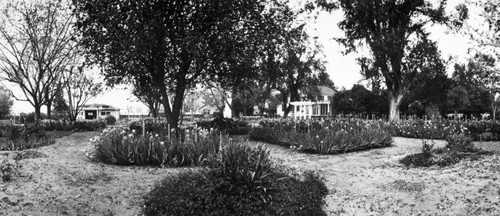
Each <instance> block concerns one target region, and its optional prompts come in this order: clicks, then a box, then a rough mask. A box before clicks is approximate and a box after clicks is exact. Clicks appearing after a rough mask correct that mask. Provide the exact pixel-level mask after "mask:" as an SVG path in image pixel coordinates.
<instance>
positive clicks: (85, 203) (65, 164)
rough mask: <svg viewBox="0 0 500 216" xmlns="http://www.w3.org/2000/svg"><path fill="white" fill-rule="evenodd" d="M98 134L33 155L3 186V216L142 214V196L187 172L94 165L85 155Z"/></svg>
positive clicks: (70, 138)
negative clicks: (170, 178)
mask: <svg viewBox="0 0 500 216" xmlns="http://www.w3.org/2000/svg"><path fill="white" fill-rule="evenodd" d="M98 134H99V133H97V132H88V133H74V134H72V135H70V136H67V137H63V138H60V139H58V140H57V141H56V144H54V145H51V146H46V147H42V148H39V149H36V150H29V153H28V154H25V155H24V158H23V159H21V160H20V161H19V164H20V165H21V168H20V173H19V174H20V176H18V177H15V178H14V179H13V181H10V182H4V183H2V182H1V181H0V215H138V214H139V213H140V205H141V202H142V196H143V195H144V194H145V193H147V192H148V191H149V190H150V189H151V188H152V187H153V186H154V184H155V183H156V182H158V181H159V180H161V179H162V178H163V177H165V176H167V175H171V174H172V173H175V172H179V171H181V170H182V169H159V168H144V167H122V166H112V165H104V164H100V163H94V162H90V161H89V160H88V159H87V157H86V156H85V150H87V149H89V148H91V146H90V142H89V139H90V138H91V137H94V136H96V135H98ZM26 157H28V158H26ZM29 157H31V158H29Z"/></svg>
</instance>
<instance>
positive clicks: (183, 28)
mask: <svg viewBox="0 0 500 216" xmlns="http://www.w3.org/2000/svg"><path fill="white" fill-rule="evenodd" d="M275 6H276V1H266V2H264V1H253V0H236V1H234V0H222V1H191V0H179V1H168V0H153V1H150V0H140V1H137V0H111V1H101V0H75V1H74V7H75V10H74V11H75V13H76V14H77V17H78V25H77V26H78V29H79V31H80V33H81V36H82V43H83V45H84V47H85V48H86V50H87V51H88V53H89V54H90V55H89V57H90V58H91V59H93V60H95V61H96V62H98V63H100V64H101V65H102V66H104V75H105V77H106V80H107V82H108V84H116V83H120V82H127V81H128V82H131V81H133V80H135V79H136V78H137V77H142V76H147V77H148V78H149V82H150V83H151V87H152V88H156V89H158V90H159V92H160V94H161V96H162V97H161V100H162V104H163V107H164V109H165V114H166V116H167V120H168V122H169V124H171V125H172V127H177V125H178V120H179V116H180V112H181V108H182V103H183V100H184V95H185V91H186V90H187V89H190V88H193V87H194V86H195V85H196V84H197V83H200V82H208V81H214V80H217V79H220V78H221V77H223V76H225V75H227V74H228V73H229V72H231V73H233V72H235V71H234V70H231V71H230V70H228V68H230V66H232V65H240V62H241V61H249V60H250V61H251V60H252V59H251V58H248V59H245V58H244V56H245V55H248V56H252V53H249V52H246V51H248V50H250V51H251V49H247V48H248V47H252V46H255V43H257V42H258V41H257V40H256V38H258V37H257V35H256V31H258V30H260V29H265V27H266V26H264V25H261V24H262V23H264V22H261V20H262V19H263V18H264V17H265V16H264V15H263V14H267V13H272V12H273V11H274V8H275ZM270 33H272V31H271V32H270ZM252 39H253V40H252ZM233 68H234V67H233ZM132 83H133V82H132ZM169 93H171V94H169Z"/></svg>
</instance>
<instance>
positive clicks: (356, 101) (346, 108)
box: [332, 84, 389, 115]
mask: <svg viewBox="0 0 500 216" xmlns="http://www.w3.org/2000/svg"><path fill="white" fill-rule="evenodd" d="M381 93H385V92H379V93H376V92H372V91H369V90H367V89H366V88H365V87H363V86H362V85H357V84H356V85H353V87H352V88H351V89H350V90H343V91H340V92H338V93H337V94H335V95H334V96H333V98H332V107H333V110H334V112H335V113H337V114H361V115H371V114H377V115H387V114H388V107H389V106H388V103H387V97H386V96H385V94H381Z"/></svg>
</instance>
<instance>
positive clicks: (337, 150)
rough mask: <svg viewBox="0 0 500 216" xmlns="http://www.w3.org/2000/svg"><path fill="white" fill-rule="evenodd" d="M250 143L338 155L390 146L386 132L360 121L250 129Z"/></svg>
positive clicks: (390, 142)
mask: <svg viewBox="0 0 500 216" xmlns="http://www.w3.org/2000/svg"><path fill="white" fill-rule="evenodd" d="M266 124H269V123H266ZM296 125H298V126H296ZM250 139H252V140H255V141H264V142H268V143H272V144H278V145H282V146H285V147H289V148H293V149H296V150H299V151H302V152H307V153H315V154H341V153H346V152H353V151H362V150H367V149H374V148H383V147H388V146H391V145H392V136H391V135H390V133H389V132H388V131H387V130H385V129H383V128H382V127H380V126H379V125H378V124H374V123H372V122H362V121H353V122H345V121H340V122H326V123H325V122H322V123H320V122H311V123H309V124H306V125H305V126H304V123H289V122H286V123H285V124H284V125H281V124H275V125H274V127H272V128H269V127H264V128H261V129H257V128H256V129H253V130H252V131H251V132H250Z"/></svg>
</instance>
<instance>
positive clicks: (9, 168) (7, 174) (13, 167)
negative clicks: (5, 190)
mask: <svg viewBox="0 0 500 216" xmlns="http://www.w3.org/2000/svg"><path fill="white" fill-rule="evenodd" d="M17 167H18V165H17V164H12V163H10V162H9V161H7V160H2V161H1V162H0V176H1V177H2V181H3V182H8V181H10V180H12V177H13V176H14V175H15V174H16V173H17Z"/></svg>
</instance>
